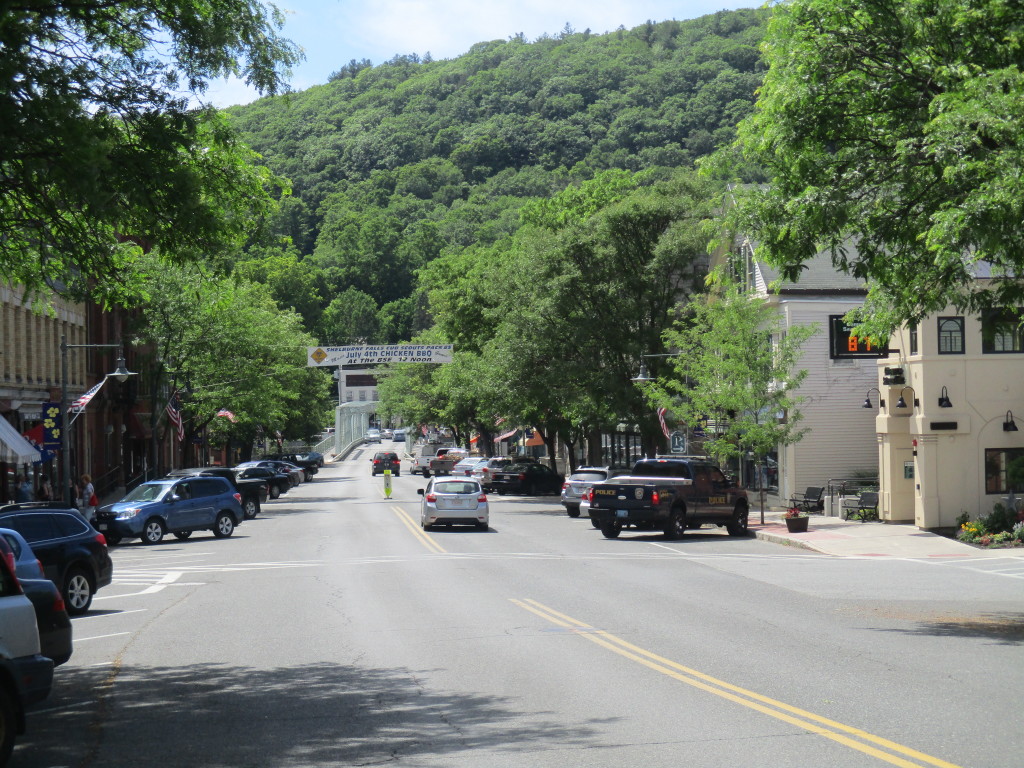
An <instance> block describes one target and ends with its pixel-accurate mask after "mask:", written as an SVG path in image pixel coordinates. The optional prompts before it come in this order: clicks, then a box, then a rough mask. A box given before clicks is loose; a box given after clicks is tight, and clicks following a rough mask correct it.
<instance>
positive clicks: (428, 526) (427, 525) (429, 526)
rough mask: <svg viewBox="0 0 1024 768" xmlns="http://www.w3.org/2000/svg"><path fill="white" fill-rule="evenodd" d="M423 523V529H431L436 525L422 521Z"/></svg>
mask: <svg viewBox="0 0 1024 768" xmlns="http://www.w3.org/2000/svg"><path fill="white" fill-rule="evenodd" d="M422 525H423V530H424V531H429V530H430V529H431V528H433V527H434V526H432V525H431V524H430V523H422Z"/></svg>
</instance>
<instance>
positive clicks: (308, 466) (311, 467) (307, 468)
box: [263, 453, 320, 483]
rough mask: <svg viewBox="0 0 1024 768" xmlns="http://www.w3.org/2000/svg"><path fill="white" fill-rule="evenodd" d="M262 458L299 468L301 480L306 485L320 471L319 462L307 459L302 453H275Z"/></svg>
mask: <svg viewBox="0 0 1024 768" xmlns="http://www.w3.org/2000/svg"><path fill="white" fill-rule="evenodd" d="M317 455H319V454H317ZM263 458H264V459H267V460H270V461H283V462H285V463H287V464H294V465H295V466H297V467H301V468H302V471H303V475H304V477H303V479H304V480H305V481H306V482H307V483H308V482H309V481H310V480H312V479H313V475H315V474H316V473H317V472H318V471H319V470H320V462H319V461H318V460H317V459H310V458H307V457H306V454H304V453H275V454H272V455H269V456H264V457H263Z"/></svg>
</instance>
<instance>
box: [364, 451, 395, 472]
mask: <svg viewBox="0 0 1024 768" xmlns="http://www.w3.org/2000/svg"><path fill="white" fill-rule="evenodd" d="M370 461H371V462H372V464H371V466H370V473H371V474H372V475H380V474H383V472H384V470H385V469H390V470H391V474H393V475H394V476H395V477H398V476H399V475H401V473H402V462H401V461H400V460H399V458H398V454H397V453H395V452H394V451H377V452H376V453H375V454H373V458H372V459H370Z"/></svg>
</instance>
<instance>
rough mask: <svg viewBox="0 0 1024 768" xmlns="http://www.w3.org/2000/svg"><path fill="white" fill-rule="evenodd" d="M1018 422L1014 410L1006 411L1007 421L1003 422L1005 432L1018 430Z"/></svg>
mask: <svg viewBox="0 0 1024 768" xmlns="http://www.w3.org/2000/svg"><path fill="white" fill-rule="evenodd" d="M1018 431H1019V430H1018V429H1017V422H1015V421H1014V420H1013V412H1012V411H1007V412H1006V421H1004V422H1003V432H1018Z"/></svg>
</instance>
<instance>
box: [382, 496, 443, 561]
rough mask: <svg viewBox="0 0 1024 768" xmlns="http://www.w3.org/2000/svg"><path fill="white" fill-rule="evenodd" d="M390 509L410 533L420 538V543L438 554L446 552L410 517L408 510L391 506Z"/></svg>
mask: <svg viewBox="0 0 1024 768" xmlns="http://www.w3.org/2000/svg"><path fill="white" fill-rule="evenodd" d="M391 509H392V510H394V513H395V514H396V515H398V519H399V520H401V521H402V524H403V525H405V527H406V528H408V529H409V530H410V531H412V535H413V536H415V537H416V538H417V539H419V540H420V543H422V544H423V546H425V547H426V548H427V549H429V550H430V551H431V552H434V553H435V554H438V555H445V554H447V553H448V552H447V550H446V549H445V548H444V547H442V546H441V545H440V544H438V543H437V542H436V541H434V539H433V537H431V535H430V534H429V533H427V532H426V531H424V530H423V529H422V528H421V527H420V526H419V525H418V524H417V523H416V521H415V520H413V519H412V517H411V516H410V515H409V513H408V512H406V511H405V510H404V509H401V508H400V507H392V508H391Z"/></svg>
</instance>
